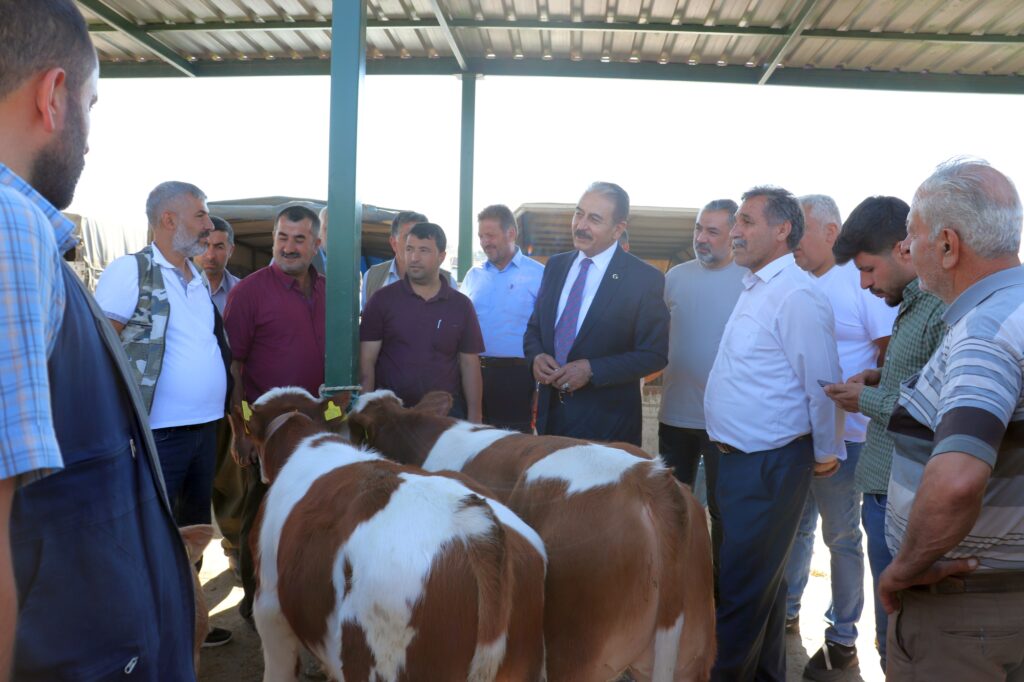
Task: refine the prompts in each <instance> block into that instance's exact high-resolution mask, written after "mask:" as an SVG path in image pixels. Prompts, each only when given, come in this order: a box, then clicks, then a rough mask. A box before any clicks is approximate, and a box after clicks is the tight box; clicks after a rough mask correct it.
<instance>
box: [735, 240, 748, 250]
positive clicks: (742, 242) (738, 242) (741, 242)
mask: <svg viewBox="0 0 1024 682" xmlns="http://www.w3.org/2000/svg"><path fill="white" fill-rule="evenodd" d="M732 248H734V249H737V248H739V249H745V248H747V240H746V239H733V240H732Z"/></svg>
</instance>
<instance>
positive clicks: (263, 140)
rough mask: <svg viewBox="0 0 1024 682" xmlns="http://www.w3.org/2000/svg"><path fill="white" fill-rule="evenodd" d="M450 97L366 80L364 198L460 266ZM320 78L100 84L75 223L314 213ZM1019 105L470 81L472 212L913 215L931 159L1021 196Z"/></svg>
mask: <svg viewBox="0 0 1024 682" xmlns="http://www.w3.org/2000/svg"><path fill="white" fill-rule="evenodd" d="M460 93H461V83H460V81H459V80H458V79H457V78H455V77H453V76H448V77H439V76H438V77H433V76H432V77H399V76H374V77H368V78H366V80H365V81H364V88H363V99H362V110H361V123H360V140H359V155H360V158H359V182H360V188H359V195H360V198H361V200H362V201H363V202H364V203H368V204H374V205H377V206H383V207H388V208H399V209H414V210H418V211H421V212H423V213H426V214H427V216H428V217H429V218H430V219H431V220H433V221H434V222H437V223H439V224H440V225H441V226H442V227H443V228H445V231H446V233H447V234H448V237H449V241H450V242H451V245H450V246H449V249H448V251H449V254H455V253H456V246H455V244H456V243H457V231H458V203H459V196H458V189H459V127H460V112H459V107H460V101H461V95H460ZM328 104H329V81H328V79H327V78H326V77H302V78H300V77H291V78H236V79H222V78H210V79H198V80H188V79H155V80H119V79H104V80H101V81H100V101H99V103H98V104H97V106H96V108H95V109H94V111H93V127H92V134H91V136H90V147H91V151H90V153H89V155H88V157H87V163H86V169H85V173H84V174H83V176H82V181H81V183H80V184H79V186H78V191H77V194H76V197H75V202H74V204H73V205H72V206H71V208H70V210H71V211H72V212H77V213H82V214H84V215H88V216H91V217H94V218H98V219H107V220H110V221H117V222H118V223H120V224H123V225H125V226H129V227H130V228H132V229H138V230H144V229H145V219H144V204H145V200H146V195H147V194H148V193H149V191H150V190H151V189H152V188H153V187H154V186H155V185H156V184H158V183H159V182H162V181H164V180H170V179H177V180H186V181H189V182H193V183H195V184H197V185H199V186H200V187H201V188H202V189H203V190H204V191H205V192H206V193H207V194H208V195H209V197H210V199H211V200H221V199H238V198H243V197H256V196H266V195H292V196H305V197H311V198H321V199H325V198H326V196H327V135H328V108H329V107H328ZM1021 120H1024V97H1021V96H1012V95H948V94H917V93H898V92H872V91H857V90H838V89H816V88H815V89H812V88H789V87H774V86H766V87H757V86H740V85H709V84H698V83H683V82H654V81H627V80H607V79H566V78H549V79H543V78H516V77H487V78H485V79H483V80H481V81H480V82H479V83H478V84H477V132H476V172H475V192H474V201H473V206H474V210H479V209H480V208H482V207H484V206H485V205H487V204H490V203H505V204H508V205H509V206H510V207H512V208H513V210H514V209H515V208H516V207H518V206H519V205H520V204H522V203H528V202H565V203H570V202H575V201H576V200H577V199H578V198H579V196H580V193H581V192H582V191H583V189H585V188H586V186H587V185H588V184H589V183H590V182H591V181H593V180H609V181H612V182H617V183H619V184H620V185H622V186H623V187H624V188H625V189H626V190H627V191H628V192H629V194H630V197H631V199H632V203H633V204H634V205H637V206H640V205H646V206H683V207H698V206H701V205H703V204H704V203H706V202H707V201H709V200H711V199H716V198H722V197H732V198H734V199H738V198H739V195H740V194H741V193H742V192H743V191H744V190H745V189H747V188H749V187H751V186H753V185H755V184H762V183H772V184H776V185H781V186H783V187H786V188H787V189H789V190H791V191H793V192H795V193H797V194H807V193H823V194H830V195H832V196H833V197H834V198H835V199H836V201H837V202H838V203H839V208H840V210H841V211H842V213H843V216H844V217H845V216H846V215H847V214H848V213H849V212H850V210H852V209H853V207H854V206H855V205H856V204H857V203H859V202H860V201H861V200H862V199H864V198H865V197H867V196H869V195H872V194H894V195H897V196H900V197H902V198H903V199H905V200H907V201H909V200H910V199H911V197H912V195H913V192H914V190H915V189H916V187H917V186H918V185H919V184H920V183H921V181H922V180H924V179H925V178H926V177H927V176H928V174H929V173H930V172H931V170H932V168H934V166H935V165H936V164H938V163H939V162H941V161H943V160H944V159H947V158H949V157H951V156H956V155H963V154H970V155H975V156H981V157H984V158H986V159H988V160H989V161H990V162H991V163H992V164H993V165H995V166H996V167H997V168H999V169H1000V170H1002V171H1003V172H1005V173H1007V174H1008V175H1009V176H1010V177H1011V178H1012V179H1014V180H1015V182H1016V183H1017V185H1018V187H1019V188H1024V153H1022V152H1024V148H1022V146H1021V142H1020V136H1019V133H1018V131H1019V127H1020V121H1021Z"/></svg>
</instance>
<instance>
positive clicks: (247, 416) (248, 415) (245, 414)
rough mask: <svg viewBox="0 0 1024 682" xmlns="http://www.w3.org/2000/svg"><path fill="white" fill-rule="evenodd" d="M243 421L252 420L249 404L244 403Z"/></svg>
mask: <svg viewBox="0 0 1024 682" xmlns="http://www.w3.org/2000/svg"><path fill="white" fill-rule="evenodd" d="M242 419H244V420H245V421H249V420H250V419H252V408H251V407H249V403H247V402H245V401H244V400H243V401H242Z"/></svg>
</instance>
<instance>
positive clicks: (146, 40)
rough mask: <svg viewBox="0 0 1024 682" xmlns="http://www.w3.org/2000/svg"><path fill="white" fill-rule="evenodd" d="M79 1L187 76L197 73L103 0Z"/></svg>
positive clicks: (172, 51)
mask: <svg viewBox="0 0 1024 682" xmlns="http://www.w3.org/2000/svg"><path fill="white" fill-rule="evenodd" d="M79 3H80V4H81V5H82V6H83V7H86V8H88V9H89V10H91V11H92V12H93V13H94V14H96V15H97V16H99V17H100V18H101V19H103V21H105V22H106V23H107V24H109V25H110V26H111V27H113V28H114V29H115V30H117V31H118V32H119V33H122V34H124V35H126V36H128V37H129V38H131V39H132V40H134V41H135V42H137V43H139V44H140V45H142V46H144V47H146V48H147V49H149V50H151V51H152V52H153V53H154V54H156V56H157V57H159V58H160V59H162V60H164V61H165V62H167V63H168V64H170V65H171V66H173V67H174V68H175V69H177V70H178V71H180V72H181V73H183V74H185V75H186V76H195V75H196V73H195V70H194V69H193V68H192V65H191V64H189V62H188V60H186V59H185V58H183V57H182V56H181V55H179V54H178V53H177V52H175V51H174V50H172V49H171V48H169V47H167V46H166V45H164V44H163V43H161V42H160V41H158V40H156V39H155V38H153V36H151V35H149V34H147V33H146V32H145V31H142V30H140V29H139V28H138V27H137V26H136V25H135V24H133V23H132V22H130V21H128V20H127V19H125V18H124V17H123V16H121V15H120V14H118V13H117V12H115V11H114V10H113V9H111V8H110V7H109V6H108V5H107V4H106V2H104V1H103V0H79Z"/></svg>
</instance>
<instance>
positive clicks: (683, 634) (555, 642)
mask: <svg viewBox="0 0 1024 682" xmlns="http://www.w3.org/2000/svg"><path fill="white" fill-rule="evenodd" d="M450 405H451V397H450V396H448V395H447V394H444V393H432V394H428V395H427V396H426V397H425V398H424V399H423V401H422V402H421V403H420V404H419V405H417V406H416V407H414V408H411V409H404V408H403V407H402V406H401V403H400V401H399V400H398V399H397V398H396V397H395V396H394V394H392V393H391V392H390V391H376V392H373V393H368V394H366V395H363V396H361V397H360V398H359V399H358V401H357V402H356V404H355V407H354V408H353V411H352V413H351V414H350V415H349V418H348V424H349V429H350V433H351V436H352V439H353V441H354V442H361V443H368V444H369V445H371V446H372V447H374V448H376V449H377V450H379V451H380V452H381V453H382V454H383V455H385V456H386V457H389V458H392V459H394V460H396V461H399V462H402V463H404V464H411V465H415V466H420V467H422V468H424V469H426V470H428V471H443V470H448V471H459V472H462V473H464V474H467V475H468V476H470V477H471V478H473V479H475V480H476V481H478V482H480V483H481V484H483V485H484V486H486V487H487V488H489V489H490V490H492V491H494V493H495V494H496V495H497V496H498V499H499V500H501V501H502V502H505V503H506V504H507V505H508V506H509V507H510V508H511V509H512V510H513V511H514V512H515V513H516V514H518V515H519V516H520V518H522V519H523V520H524V521H526V522H527V523H528V524H530V526H532V527H533V528H534V529H535V530H536V531H537V532H538V534H539V535H540V536H541V538H542V539H543V541H544V544H545V547H546V549H547V552H548V577H547V590H546V594H545V623H544V630H545V639H546V645H547V661H548V664H547V669H548V679H549V680H550V681H551V682H565V681H566V680H570V681H576V680H579V681H581V682H603V681H604V680H614V679H616V678H617V677H618V676H619V675H620V674H621V673H622V672H623V671H624V670H627V669H628V670H629V671H630V672H631V673H632V675H633V677H634V678H635V679H637V680H656V681H657V682H668V681H680V680H706V679H708V677H709V676H710V670H711V666H712V663H713V662H714V657H715V637H714V628H715V615H714V603H713V592H712V572H711V549H710V540H709V538H708V531H707V525H706V524H707V521H706V516H705V514H704V511H703V509H702V508H701V507H700V505H699V504H698V503H697V501H696V500H695V499H694V497H693V495H691V494H690V492H689V490H687V489H685V488H683V487H682V486H680V485H678V483H677V482H676V480H675V478H674V477H673V476H672V474H671V472H670V471H669V470H668V469H666V468H665V467H664V466H663V465H662V463H661V462H660V461H659V460H651V459H650V458H648V457H646V455H644V453H643V452H642V451H640V450H638V449H637V448H635V447H633V446H626V445H618V444H615V445H607V444H599V443H591V442H586V441H581V440H575V439H571V438H562V437H557V436H529V435H522V434H518V433H515V432H510V431H502V430H500V429H495V428H491V427H488V426H479V425H476V424H470V423H468V422H464V421H456V420H454V419H450V418H448V417H445V416H443V415H445V414H447V412H448V409H449V407H450ZM637 455H641V456H642V457H641V456H637Z"/></svg>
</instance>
